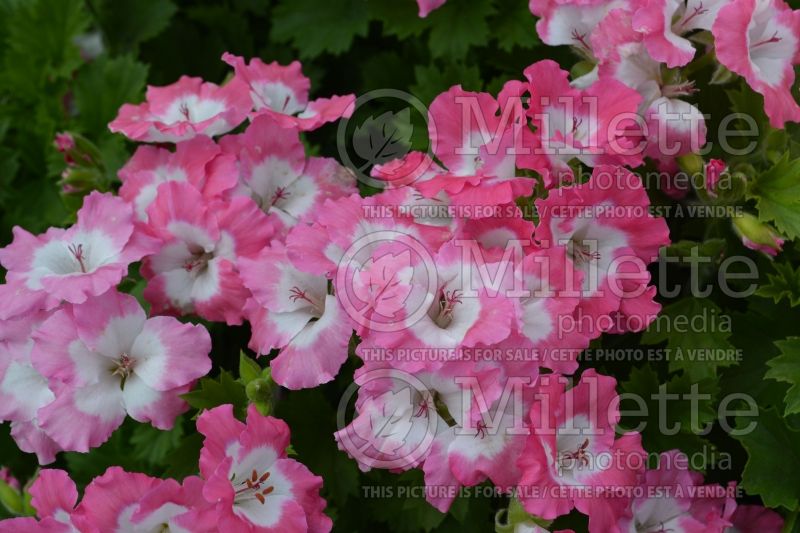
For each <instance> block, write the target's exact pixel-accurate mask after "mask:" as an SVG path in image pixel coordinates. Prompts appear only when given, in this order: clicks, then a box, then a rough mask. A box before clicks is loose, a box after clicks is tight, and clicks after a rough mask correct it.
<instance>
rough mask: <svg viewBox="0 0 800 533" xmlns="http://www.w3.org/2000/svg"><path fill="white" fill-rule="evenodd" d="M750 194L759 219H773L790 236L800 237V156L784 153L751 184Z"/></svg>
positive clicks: (781, 230) (792, 237)
mask: <svg viewBox="0 0 800 533" xmlns="http://www.w3.org/2000/svg"><path fill="white" fill-rule="evenodd" d="M747 195H748V198H753V199H755V201H756V206H757V207H758V217H759V219H761V220H762V221H765V222H774V223H775V227H777V228H778V230H779V231H780V232H781V233H783V234H784V235H786V236H788V237H789V238H791V239H796V238H798V237H800V159H795V160H790V159H789V154H788V153H787V154H784V156H783V157H782V158H781V160H780V161H778V162H777V163H776V164H775V165H774V166H773V167H772V168H770V169H769V170H767V171H766V172H763V173H762V174H761V175H760V176H758V178H756V179H755V180H754V181H753V182H752V183H751V185H750V188H749V190H748V194H747Z"/></svg>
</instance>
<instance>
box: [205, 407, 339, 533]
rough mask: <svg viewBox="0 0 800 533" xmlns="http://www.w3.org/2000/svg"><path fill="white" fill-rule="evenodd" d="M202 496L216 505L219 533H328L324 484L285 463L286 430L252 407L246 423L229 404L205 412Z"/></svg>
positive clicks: (301, 468) (299, 467) (292, 462)
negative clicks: (322, 489)
mask: <svg viewBox="0 0 800 533" xmlns="http://www.w3.org/2000/svg"><path fill="white" fill-rule="evenodd" d="M197 430H198V431H199V432H200V433H202V434H203V436H204V437H205V440H204V441H203V449H202V450H201V451H200V472H201V474H202V476H203V478H204V479H205V486H204V487H203V495H204V496H205V498H206V500H207V501H209V502H210V503H212V504H215V506H216V510H217V512H218V513H219V522H218V527H219V530H221V531H242V532H251V533H256V532H264V533H266V532H274V533H278V532H280V533H304V532H309V533H318V532H320V533H321V532H327V531H330V530H331V527H332V522H331V519H330V518H328V516H326V515H325V513H324V512H323V511H324V509H325V505H326V504H325V500H323V499H322V498H321V497H320V495H319V490H320V487H321V486H322V478H321V477H319V476H315V475H314V474H312V473H311V472H310V471H309V470H308V468H306V467H305V466H304V465H303V464H302V463H299V462H297V461H295V460H294V459H289V458H288V457H287V455H286V448H287V447H288V446H289V426H287V425H286V423H285V422H283V421H282V420H279V419H277V418H273V417H266V416H263V415H261V414H259V412H258V411H257V410H256V408H255V406H254V405H252V404H251V405H250V407H249V408H248V411H247V422H246V423H242V422H240V421H239V420H237V419H236V418H235V417H234V416H233V407H232V406H231V405H230V404H227V405H221V406H219V407H215V408H214V409H210V410H208V411H205V412H203V413H202V414H201V415H200V418H198V420H197Z"/></svg>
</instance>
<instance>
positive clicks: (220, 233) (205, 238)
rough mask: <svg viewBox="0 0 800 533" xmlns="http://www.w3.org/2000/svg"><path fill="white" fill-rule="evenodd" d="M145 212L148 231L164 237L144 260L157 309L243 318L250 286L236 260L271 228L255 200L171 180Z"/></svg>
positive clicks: (255, 248)
mask: <svg viewBox="0 0 800 533" xmlns="http://www.w3.org/2000/svg"><path fill="white" fill-rule="evenodd" d="M147 213H148V216H149V222H148V225H147V231H148V232H149V233H150V234H151V235H153V236H154V237H156V238H157V239H158V240H159V241H160V243H161V248H160V249H159V250H158V251H157V252H155V253H154V254H152V255H150V256H148V257H146V258H145V260H144V263H143V265H142V274H143V275H144V277H145V279H147V281H148V283H147V287H146V288H145V291H144V296H145V298H147V300H148V301H149V302H150V303H152V304H153V309H154V312H156V313H164V312H169V313H174V314H188V313H197V314H198V315H200V316H201V317H203V318H205V319H207V320H214V321H224V322H227V323H228V324H241V321H242V309H243V307H244V304H245V302H246V301H247V299H248V298H249V297H250V291H248V290H247V289H246V288H245V287H244V285H243V284H242V280H241V279H240V277H239V272H238V269H237V262H238V260H239V258H241V257H251V256H254V255H256V254H257V253H258V252H259V251H260V250H261V249H262V248H264V246H266V245H267V243H268V242H269V240H270V237H271V236H272V233H273V229H272V225H271V224H270V222H269V220H268V219H267V217H266V215H265V214H264V213H262V212H261V210H260V209H259V208H258V206H257V205H256V204H255V202H253V201H252V200H251V199H250V198H245V197H241V196H238V197H234V198H233V199H231V200H230V201H229V202H224V201H220V200H215V201H210V200H207V199H205V198H203V196H202V194H200V192H199V191H198V190H197V189H196V188H194V187H192V186H191V185H189V184H188V183H181V182H175V181H170V182H168V183H164V184H162V185H161V186H160V187H159V188H158V194H157V196H156V199H155V201H154V202H153V203H152V204H151V205H150V207H148V209H147Z"/></svg>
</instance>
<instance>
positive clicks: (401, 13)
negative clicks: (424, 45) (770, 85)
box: [368, 0, 430, 39]
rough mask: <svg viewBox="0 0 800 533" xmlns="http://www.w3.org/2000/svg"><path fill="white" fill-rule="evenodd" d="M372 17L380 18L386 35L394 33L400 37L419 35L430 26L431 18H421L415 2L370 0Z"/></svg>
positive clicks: (406, 37)
mask: <svg viewBox="0 0 800 533" xmlns="http://www.w3.org/2000/svg"><path fill="white" fill-rule="evenodd" d="M368 6H369V14H370V18H373V19H377V20H380V21H381V23H382V24H383V33H384V35H394V36H396V37H397V38H398V39H408V38H409V37H417V36H419V34H421V33H422V32H423V31H424V30H425V29H426V28H427V27H428V26H430V18H420V17H419V15H418V8H417V5H416V4H415V3H414V2H387V1H386V0H369V1H368Z"/></svg>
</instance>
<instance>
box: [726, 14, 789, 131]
mask: <svg viewBox="0 0 800 533" xmlns="http://www.w3.org/2000/svg"><path fill="white" fill-rule="evenodd" d="M799 13H800V12H798V11H795V10H792V9H791V8H790V7H789V6H788V5H786V3H785V2H783V0H732V1H731V2H726V3H725V7H723V8H722V9H721V10H720V11H719V14H718V15H717V19H716V21H715V22H714V27H713V28H712V32H713V34H714V42H715V45H716V51H717V59H719V62H720V63H722V64H723V65H725V66H726V67H728V68H729V69H730V70H731V71H733V72H735V73H736V74H739V75H740V76H742V77H743V78H744V79H745V81H747V84H748V85H749V86H750V87H752V88H753V90H755V91H756V92H758V93H761V94H762V95H763V96H764V110H765V111H766V113H767V116H768V117H769V122H770V124H771V125H772V126H773V127H774V128H783V127H784V125H785V123H786V122H800V105H798V104H797V102H796V101H795V99H794V97H793V96H792V92H791V90H792V86H793V85H794V65H796V64H797V60H798V53H797V50H798V46H799V45H800V14H799Z"/></svg>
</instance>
